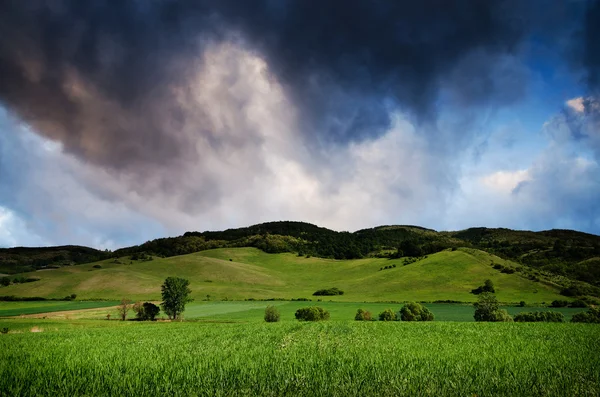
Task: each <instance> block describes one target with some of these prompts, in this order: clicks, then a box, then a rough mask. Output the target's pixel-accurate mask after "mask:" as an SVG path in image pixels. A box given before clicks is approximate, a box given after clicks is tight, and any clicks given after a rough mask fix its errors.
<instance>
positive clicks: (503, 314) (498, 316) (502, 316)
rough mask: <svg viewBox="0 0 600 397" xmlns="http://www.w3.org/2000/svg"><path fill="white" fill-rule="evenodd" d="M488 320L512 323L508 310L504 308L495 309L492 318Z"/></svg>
mask: <svg viewBox="0 0 600 397" xmlns="http://www.w3.org/2000/svg"><path fill="white" fill-rule="evenodd" d="M490 321H494V322H500V323H512V322H513V318H512V317H511V315H510V314H508V312H507V311H506V310H504V309H500V310H496V311H495V312H494V313H493V320H490Z"/></svg>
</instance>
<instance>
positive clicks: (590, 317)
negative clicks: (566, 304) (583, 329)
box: [571, 307, 600, 324]
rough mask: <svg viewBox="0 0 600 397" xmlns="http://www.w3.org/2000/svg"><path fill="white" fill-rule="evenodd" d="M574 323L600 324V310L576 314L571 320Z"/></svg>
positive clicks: (591, 309)
mask: <svg viewBox="0 0 600 397" xmlns="http://www.w3.org/2000/svg"><path fill="white" fill-rule="evenodd" d="M571 322H572V323H596V324H598V323H600V308H597V307H596V308H594V307H592V308H590V309H589V310H588V311H587V312H581V313H576V314H574V315H573V317H572V318H571Z"/></svg>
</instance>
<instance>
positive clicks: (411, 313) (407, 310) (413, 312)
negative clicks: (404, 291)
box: [400, 302, 433, 321]
mask: <svg viewBox="0 0 600 397" xmlns="http://www.w3.org/2000/svg"><path fill="white" fill-rule="evenodd" d="M400 318H401V319H402V321H433V313H432V312H430V311H429V309H428V308H426V307H424V306H422V305H421V304H419V303H416V302H409V303H407V304H406V305H404V306H402V309H400Z"/></svg>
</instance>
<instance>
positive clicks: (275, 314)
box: [265, 306, 280, 323]
mask: <svg viewBox="0 0 600 397" xmlns="http://www.w3.org/2000/svg"><path fill="white" fill-rule="evenodd" d="M279 317H280V315H279V310H277V308H276V307H275V306H267V308H266V309H265V321H266V322H268V323H276V322H278V321H279Z"/></svg>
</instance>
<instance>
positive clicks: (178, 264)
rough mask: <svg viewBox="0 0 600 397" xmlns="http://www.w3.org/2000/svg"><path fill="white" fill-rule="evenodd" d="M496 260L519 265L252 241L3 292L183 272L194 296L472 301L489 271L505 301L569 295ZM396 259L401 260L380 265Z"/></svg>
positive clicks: (121, 284)
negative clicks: (281, 247)
mask: <svg viewBox="0 0 600 397" xmlns="http://www.w3.org/2000/svg"><path fill="white" fill-rule="evenodd" d="M230 259H231V260H230ZM492 261H493V262H494V263H500V264H503V265H514V264H511V263H510V262H507V261H504V260H502V259H500V258H498V257H494V256H492V255H489V254H487V253H485V252H482V251H478V250H472V249H459V250H456V251H443V252H439V253H437V254H433V255H429V256H428V257H427V258H426V259H423V260H421V261H419V262H416V263H412V264H409V265H407V266H403V259H395V260H388V259H381V258H368V259H359V260H328V259H322V258H306V257H298V256H297V255H295V254H290V253H286V254H267V253H264V252H262V251H260V250H258V249H254V248H230V249H215V250H208V251H202V252H198V253H195V254H190V255H182V256H176V257H171V258H164V259H162V258H156V259H155V260H153V261H149V262H136V261H134V262H131V261H130V260H129V259H124V258H123V259H121V261H120V262H121V263H114V260H112V259H111V260H106V261H102V262H98V263H99V264H101V265H102V269H94V268H93V265H95V263H91V264H86V265H79V266H72V267H65V268H61V269H57V270H49V271H40V272H35V273H29V274H31V275H35V277H39V278H41V280H40V281H36V282H33V283H27V284H20V285H11V286H9V287H4V288H0V295H16V296H43V297H52V298H59V297H63V296H64V295H65V294H70V293H75V294H77V296H78V297H79V298H82V299H98V298H102V299H112V300H120V299H121V298H123V297H127V298H129V299H133V300H158V299H160V286H161V284H162V283H163V281H164V279H165V278H166V277H168V276H178V277H185V278H187V279H189V280H190V282H191V289H192V292H193V293H192V295H193V297H195V298H196V299H203V298H205V297H206V295H210V296H211V298H212V299H218V300H221V299H225V298H227V299H230V300H244V299H246V298H256V299H267V298H285V299H291V298H302V297H304V298H312V293H313V292H314V291H316V290H318V289H323V288H331V287H338V288H340V289H342V290H343V291H345V294H344V295H342V296H336V297H331V299H332V300H334V301H342V302H356V301H359V302H360V301H370V302H377V301H410V300H416V301H435V300H447V299H450V300H457V301H474V300H475V299H476V297H475V296H474V295H472V294H470V293H469V291H470V290H471V289H473V288H475V287H477V286H479V285H481V284H482V283H483V281H484V280H485V279H488V278H489V279H491V280H492V281H493V282H494V284H495V285H496V289H497V296H498V299H499V300H500V301H503V302H519V301H521V300H524V301H526V302H527V303H530V304H533V303H542V302H547V303H549V302H551V301H552V300H555V299H562V298H563V297H561V296H560V295H558V292H557V289H555V288H552V287H551V286H548V285H544V284H542V283H536V282H533V281H530V280H528V279H526V278H524V277H521V276H520V275H519V273H515V274H503V273H500V272H499V271H498V270H495V269H493V268H492V267H491V266H490V263H491V262H492ZM130 262H131V264H130ZM391 265H396V268H393V269H387V270H382V271H379V269H380V268H381V267H385V266H391Z"/></svg>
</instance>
